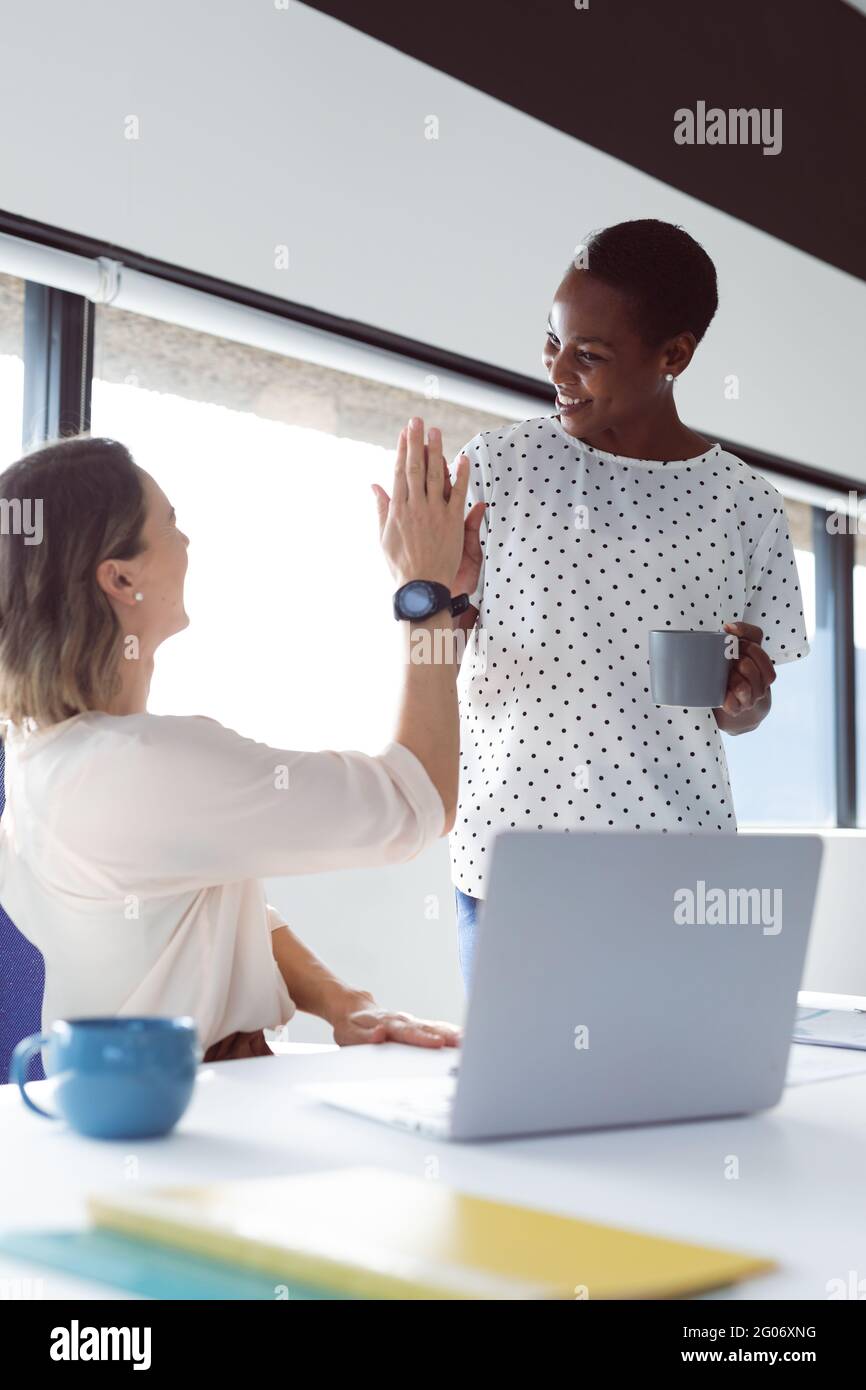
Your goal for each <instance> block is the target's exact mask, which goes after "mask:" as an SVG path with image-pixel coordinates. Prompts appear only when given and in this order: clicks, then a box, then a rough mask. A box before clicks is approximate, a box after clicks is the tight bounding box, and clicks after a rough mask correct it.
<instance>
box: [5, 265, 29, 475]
mask: <svg viewBox="0 0 866 1390" xmlns="http://www.w3.org/2000/svg"><path fill="white" fill-rule="evenodd" d="M23 415H24V281H23V280H18V279H16V277H15V276H14V275H0V469H3V468H6V467H8V465H9V464H10V463H14V462H15V460H16V459H17V458H20V456H21V427H22V423H23Z"/></svg>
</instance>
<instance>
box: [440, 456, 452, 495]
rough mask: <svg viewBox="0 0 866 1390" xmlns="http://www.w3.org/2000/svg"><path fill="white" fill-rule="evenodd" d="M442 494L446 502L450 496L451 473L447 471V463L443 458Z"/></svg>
mask: <svg viewBox="0 0 866 1390" xmlns="http://www.w3.org/2000/svg"><path fill="white" fill-rule="evenodd" d="M442 496H443V497H444V498H445V501H446V502H447V501H448V498H449V497H450V496H451V474H450V473H449V471H448V464H447V463H446V461H445V459H444V458H443V460H442Z"/></svg>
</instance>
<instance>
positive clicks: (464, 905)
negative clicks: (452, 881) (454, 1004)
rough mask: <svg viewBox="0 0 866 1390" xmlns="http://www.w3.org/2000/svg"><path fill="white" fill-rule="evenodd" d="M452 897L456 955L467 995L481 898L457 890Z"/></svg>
mask: <svg viewBox="0 0 866 1390" xmlns="http://www.w3.org/2000/svg"><path fill="white" fill-rule="evenodd" d="M454 897H455V899H456V902H457V955H458V958H459V960H460V973H461V974H462V976H463V987H464V989H465V990H466V992H467V993H468V992H469V985H470V982H471V979H472V965H473V962H474V959H475V944H476V942H477V940H478V923H479V922H480V920H481V910H482V908H483V906H484V903H483V901H482V899H481V898H471V897H470V896H469V894H468V893H463V892H461V890H460V889H459V888H455V889H454Z"/></svg>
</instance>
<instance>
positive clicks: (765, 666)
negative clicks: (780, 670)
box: [741, 642, 776, 687]
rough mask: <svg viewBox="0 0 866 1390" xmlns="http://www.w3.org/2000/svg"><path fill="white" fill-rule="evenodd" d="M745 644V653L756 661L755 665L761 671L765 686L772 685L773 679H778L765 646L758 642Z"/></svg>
mask: <svg viewBox="0 0 866 1390" xmlns="http://www.w3.org/2000/svg"><path fill="white" fill-rule="evenodd" d="M745 646H746V651H745V655H746V656H747V657H749V658H750V659H751V660H752V661H754V663H755V665H756V666H757V668H758V670H759V671H760V673H761V677H762V679H763V681H764V685H765V687H766V686H768V685H772V684H773V681H774V680H775V679H776V668H775V666H774V665H773V663H772V661H771V660H770V658H769V657H768V656H767V653H766V652H765V651H764V648H763V647H759V646H758V644H757V642H747V643H746V644H745ZM741 650H742V648H741Z"/></svg>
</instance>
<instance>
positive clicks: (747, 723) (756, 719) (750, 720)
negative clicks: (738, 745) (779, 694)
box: [713, 690, 772, 734]
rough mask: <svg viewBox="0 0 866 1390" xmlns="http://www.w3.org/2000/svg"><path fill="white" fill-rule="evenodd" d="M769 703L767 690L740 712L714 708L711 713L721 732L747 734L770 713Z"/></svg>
mask: <svg viewBox="0 0 866 1390" xmlns="http://www.w3.org/2000/svg"><path fill="white" fill-rule="evenodd" d="M771 704H772V697H771V695H770V692H769V690H768V691H767V693H766V695H762V696H761V698H760V699H759V700H756V701H755V703H754V704H753V705H752V706H751V708H750V709H747V710H744V711H743V713H742V714H728V712H727V710H725V709H715V710H713V714H714V715H715V716H716V723H717V724H718V726H719V728H720V729H721V731H722V733H723V734H749V733H751V732H752V730H753V729H757V727H758V725H759V724H761V723H763V721H764V720H765V719H766V717H767V715H768V714H769V713H770V706H771Z"/></svg>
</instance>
